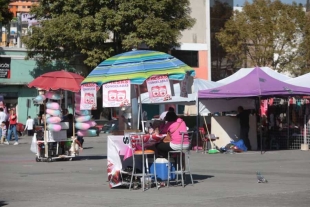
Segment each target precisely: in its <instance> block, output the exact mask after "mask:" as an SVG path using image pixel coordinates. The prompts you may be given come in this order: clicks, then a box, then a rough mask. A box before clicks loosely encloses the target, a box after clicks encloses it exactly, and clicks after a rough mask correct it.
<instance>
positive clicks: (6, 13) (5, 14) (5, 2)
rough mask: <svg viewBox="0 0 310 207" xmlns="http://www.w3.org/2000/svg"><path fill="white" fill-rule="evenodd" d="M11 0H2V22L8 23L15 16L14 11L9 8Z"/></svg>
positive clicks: (0, 21) (0, 8) (0, 15)
mask: <svg viewBox="0 0 310 207" xmlns="http://www.w3.org/2000/svg"><path fill="white" fill-rule="evenodd" d="M9 3H10V0H0V23H1V24H2V25H6V24H7V23H9V22H10V21H11V19H12V18H13V13H12V12H10V10H9Z"/></svg>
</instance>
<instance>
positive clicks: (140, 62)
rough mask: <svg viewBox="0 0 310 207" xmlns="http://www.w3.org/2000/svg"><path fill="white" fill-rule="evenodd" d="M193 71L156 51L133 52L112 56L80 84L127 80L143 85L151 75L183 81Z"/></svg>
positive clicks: (193, 72) (167, 55)
mask: <svg viewBox="0 0 310 207" xmlns="http://www.w3.org/2000/svg"><path fill="white" fill-rule="evenodd" d="M186 72H188V73H189V74H190V75H192V76H194V75H195V71H194V69H192V68H191V67H189V66H188V65H186V64H185V63H183V62H182V61H180V60H179V59H177V58H175V57H173V56H171V55H169V54H166V53H163V52H157V51H150V50H135V51H130V52H126V53H122V54H119V55H116V56H113V57H111V58H109V59H107V60H105V61H103V62H102V63H100V64H99V65H98V66H97V67H96V68H95V69H94V70H93V71H92V72H91V73H90V74H89V75H88V76H87V77H86V78H85V79H84V81H83V82H82V84H85V83H96V84H97V85H99V86H101V85H102V84H104V83H108V82H111V81H119V80H126V79H129V80H130V81H131V84H143V82H144V81H145V80H146V79H147V78H149V77H151V76H153V75H168V76H169V79H171V80H183V79H184V76H185V74H186Z"/></svg>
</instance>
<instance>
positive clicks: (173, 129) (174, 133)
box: [161, 118, 189, 145]
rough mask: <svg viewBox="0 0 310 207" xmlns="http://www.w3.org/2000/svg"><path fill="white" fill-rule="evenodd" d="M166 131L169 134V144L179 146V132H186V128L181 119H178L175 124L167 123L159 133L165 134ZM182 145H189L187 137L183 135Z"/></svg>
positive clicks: (180, 140) (180, 137) (180, 139)
mask: <svg viewBox="0 0 310 207" xmlns="http://www.w3.org/2000/svg"><path fill="white" fill-rule="evenodd" d="M180 123H181V124H180ZM178 127H179V128H178ZM168 131H169V132H170V133H171V143H172V144H181V143H182V134H180V132H187V127H186V124H185V122H184V121H183V120H182V119H181V118H178V119H177V121H176V122H167V123H166V124H165V125H164V126H163V128H162V130H161V133H163V134H166V133H167V132H168ZM183 144H184V145H188V144H189V140H188V135H184V141H183Z"/></svg>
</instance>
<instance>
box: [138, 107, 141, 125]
mask: <svg viewBox="0 0 310 207" xmlns="http://www.w3.org/2000/svg"><path fill="white" fill-rule="evenodd" d="M140 108H141V106H140V103H139V108H138V122H137V129H139V123H140V116H139V115H140Z"/></svg>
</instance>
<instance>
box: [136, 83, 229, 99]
mask: <svg viewBox="0 0 310 207" xmlns="http://www.w3.org/2000/svg"><path fill="white" fill-rule="evenodd" d="M221 85H223V84H221V83H217V82H212V81H207V80H203V79H198V78H197V79H194V81H193V82H192V84H191V92H192V93H190V94H188V97H187V98H185V97H180V93H181V87H180V83H175V84H173V89H174V96H172V99H171V100H168V101H165V102H163V103H152V102H151V100H150V98H149V93H148V92H146V93H142V94H141V102H142V104H183V105H186V104H195V102H196V99H197V93H198V90H203V89H210V88H215V87H218V86H221Z"/></svg>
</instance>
